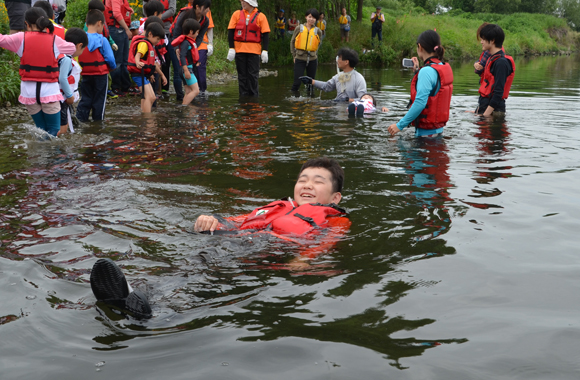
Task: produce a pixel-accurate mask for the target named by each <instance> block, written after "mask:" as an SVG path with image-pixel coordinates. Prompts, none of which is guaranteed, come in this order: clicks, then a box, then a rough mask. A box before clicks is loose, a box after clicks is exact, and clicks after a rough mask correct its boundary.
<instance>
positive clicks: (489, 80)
mask: <svg viewBox="0 0 580 380" xmlns="http://www.w3.org/2000/svg"><path fill="white" fill-rule="evenodd" d="M500 58H506V59H507V60H508V61H509V62H510V64H511V65H512V73H511V74H510V75H508V77H507V79H506V81H505V85H504V87H503V94H502V99H507V98H508V96H509V94H510V89H511V87H512V83H513V81H514V76H515V74H516V64H515V62H514V59H513V58H512V57H511V56H509V55H507V54H505V53H504V52H503V51H502V52H499V53H496V54H494V55H492V56H491V57H489V59H488V60H487V63H486V64H485V69H484V70H483V74H481V81H480V84H479V95H481V96H482V97H484V98H489V97H491V96H492V94H493V91H494V89H495V88H494V87H495V77H494V76H493V74H492V73H491V65H493V64H494V62H495V61H497V60H498V59H500Z"/></svg>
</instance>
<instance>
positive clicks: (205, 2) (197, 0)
mask: <svg viewBox="0 0 580 380" xmlns="http://www.w3.org/2000/svg"><path fill="white" fill-rule="evenodd" d="M191 5H192V6H193V9H195V7H196V6H199V7H200V8H211V0H194V1H193V4H191Z"/></svg>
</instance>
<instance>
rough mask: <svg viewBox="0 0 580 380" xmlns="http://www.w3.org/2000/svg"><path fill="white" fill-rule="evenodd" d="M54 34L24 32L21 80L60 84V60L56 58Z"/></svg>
mask: <svg viewBox="0 0 580 380" xmlns="http://www.w3.org/2000/svg"><path fill="white" fill-rule="evenodd" d="M55 38H56V37H55V35H54V34H49V33H43V32H24V46H23V47H22V57H20V70H19V74H20V78H21V79H22V80H23V81H32V82H48V83H53V82H58V73H59V71H58V59H57V58H56V57H55V56H54V39H55Z"/></svg>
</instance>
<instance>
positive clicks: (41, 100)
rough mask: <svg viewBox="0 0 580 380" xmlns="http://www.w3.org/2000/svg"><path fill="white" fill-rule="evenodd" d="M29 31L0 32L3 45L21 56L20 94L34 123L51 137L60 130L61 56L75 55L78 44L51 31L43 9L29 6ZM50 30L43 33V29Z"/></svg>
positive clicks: (26, 22) (19, 98) (26, 16)
mask: <svg viewBox="0 0 580 380" xmlns="http://www.w3.org/2000/svg"><path fill="white" fill-rule="evenodd" d="M24 22H25V24H26V32H19V33H15V34H11V35H9V36H4V35H0V47H2V48H4V49H7V50H10V51H12V52H14V53H16V54H17V55H19V56H20V77H21V79H22V82H21V83H20V96H19V97H18V101H19V102H20V103H22V104H24V105H25V106H26V108H27V109H28V112H29V113H30V115H31V116H32V119H33V120H34V123H35V124H36V126H37V127H38V128H40V129H43V130H45V131H46V132H48V133H49V134H50V135H52V136H56V135H57V133H58V131H59V130H60V101H61V100H62V99H63V97H62V94H61V93H60V87H59V85H58V73H59V71H58V56H59V54H72V53H74V52H75V45H74V44H71V43H69V42H66V41H64V40H63V39H61V38H60V37H58V36H55V35H54V34H52V32H53V31H54V26H53V25H52V22H51V21H50V19H49V18H48V17H47V15H46V13H45V12H44V11H43V10H42V9H40V8H30V9H28V10H27V11H26V13H25V14H24ZM47 29H48V31H50V33H44V32H43V31H44V30H47Z"/></svg>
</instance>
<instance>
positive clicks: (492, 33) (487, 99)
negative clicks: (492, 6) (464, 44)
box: [475, 24, 516, 116]
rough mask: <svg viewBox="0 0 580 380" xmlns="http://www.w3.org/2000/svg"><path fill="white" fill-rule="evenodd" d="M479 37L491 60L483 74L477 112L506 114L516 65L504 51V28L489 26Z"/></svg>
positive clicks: (485, 114)
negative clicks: (507, 100)
mask: <svg viewBox="0 0 580 380" xmlns="http://www.w3.org/2000/svg"><path fill="white" fill-rule="evenodd" d="M479 36H480V37H481V47H482V50H483V51H488V52H489V58H488V59H487V62H486V63H485V67H484V69H483V74H481V80H480V82H479V84H480V85H479V102H478V106H477V109H476V111H475V112H476V113H478V114H481V115H483V116H491V115H492V113H495V112H505V100H506V99H507V97H508V96H509V93H510V88H511V85H512V82H513V80H514V75H515V72H516V65H515V63H514V59H513V58H512V57H510V56H509V55H506V54H505V53H504V52H503V50H502V47H503V41H504V39H505V34H504V32H503V30H502V28H500V27H499V26H498V25H495V24H488V25H486V26H484V27H483V28H481V30H480V32H479Z"/></svg>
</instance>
